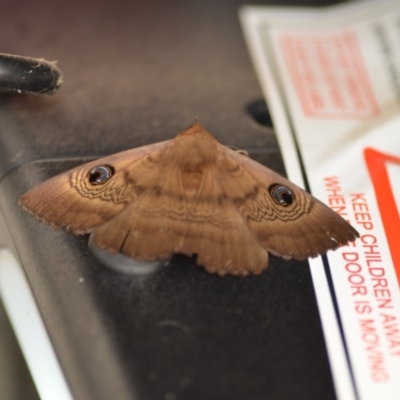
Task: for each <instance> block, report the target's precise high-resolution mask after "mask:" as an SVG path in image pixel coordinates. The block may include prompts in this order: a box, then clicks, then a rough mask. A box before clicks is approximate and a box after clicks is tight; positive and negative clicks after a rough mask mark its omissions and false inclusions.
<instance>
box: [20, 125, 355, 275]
mask: <svg viewBox="0 0 400 400" xmlns="http://www.w3.org/2000/svg"><path fill="white" fill-rule="evenodd" d="M20 204H21V205H22V206H23V207H24V208H25V209H26V210H28V211H30V212H31V213H32V214H34V215H35V216H36V217H37V218H38V219H39V220H41V221H44V222H46V223H47V224H49V225H51V226H53V227H54V228H60V227H65V228H66V229H67V231H70V232H73V233H74V234H77V235H79V234H86V233H92V238H93V240H94V242H95V243H96V245H97V246H98V247H100V248H101V249H106V250H108V251H110V252H112V253H123V254H125V255H127V256H130V257H132V258H134V259H135V260H146V261H151V260H158V259H165V258H167V257H169V256H171V255H172V254H174V253H181V254H185V255H187V256H192V255H197V259H196V262H197V264H199V265H202V266H203V267H204V268H205V269H206V270H207V271H208V272H212V273H217V274H219V275H225V274H235V275H247V274H249V273H253V274H259V273H260V272H261V271H263V270H264V269H266V268H267V267H268V253H271V254H273V255H275V256H279V257H283V258H284V259H291V258H294V259H296V260H305V259H307V258H308V257H316V256H318V255H319V254H324V253H326V252H327V251H328V250H335V249H337V248H338V247H339V246H341V245H345V244H347V243H348V242H349V241H353V240H355V239H356V238H357V237H359V234H358V232H357V231H356V230H355V229H354V228H353V227H352V226H351V225H349V224H348V223H347V222H346V221H345V220H344V219H343V218H341V217H340V216H339V215H338V214H337V213H335V212H334V211H332V210H331V209H330V208H329V207H327V206H326V205H324V204H323V203H321V202H320V201H319V200H317V199H316V198H314V197H312V196H311V195H310V194H309V193H307V192H305V191H304V190H302V189H300V188H299V187H297V186H296V185H294V184H293V183H291V182H289V181H288V180H287V179H285V178H283V177H282V176H280V175H278V174H277V173H275V172H274V171H272V170H270V169H268V168H266V167H264V166H262V165H260V164H258V163H257V162H255V161H253V160H251V159H250V158H248V157H246V156H244V155H242V154H239V153H238V152H235V151H234V150H231V149H229V148H228V147H225V146H223V145H221V144H220V143H218V142H217V141H216V139H215V138H214V137H213V136H211V134H210V133H209V132H207V131H206V130H205V129H204V128H203V127H202V126H201V125H200V124H198V123H195V124H193V125H191V126H190V127H189V128H188V129H187V130H185V131H184V132H182V133H179V134H178V135H177V136H176V137H175V138H174V139H172V140H167V141H165V142H160V143H155V144H151V145H148V146H143V147H139V148H136V149H132V150H127V151H123V152H121V153H118V154H115V155H111V156H109V157H105V158H102V159H100V160H96V161H93V162H90V163H88V164H85V165H82V166H79V167H77V168H74V169H72V170H70V171H67V172H65V173H62V174H60V175H58V176H55V177H53V178H51V179H49V180H47V181H45V182H43V183H42V184H40V185H38V186H37V187H35V188H33V189H31V190H29V191H28V192H27V193H25V194H24V195H23V196H22V197H21V199H20Z"/></svg>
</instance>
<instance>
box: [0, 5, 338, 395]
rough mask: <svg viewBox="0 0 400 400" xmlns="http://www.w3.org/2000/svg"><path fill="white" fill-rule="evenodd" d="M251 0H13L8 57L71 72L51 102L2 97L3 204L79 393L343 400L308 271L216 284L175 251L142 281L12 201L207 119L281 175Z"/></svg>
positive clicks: (6, 18)
mask: <svg viewBox="0 0 400 400" xmlns="http://www.w3.org/2000/svg"><path fill="white" fill-rule="evenodd" d="M258 3H260V2H258ZM318 3H319V4H320V3H321V2H314V4H318ZM241 4H242V3H241V2H239V1H228V0H218V1H204V2H194V1H192V2H187V1H178V0H173V1H168V2H166V1H165V2H161V1H155V0H153V1H135V2H123V1H114V2H109V1H93V2H89V1H86V2H77V1H69V2H66V1H65V2H60V1H41V2H39V1H36V0H35V1H29V2H28V1H23V2H14V1H11V0H9V1H7V0H6V1H3V2H2V17H3V18H2V24H1V27H0V33H1V35H0V44H1V49H2V51H3V52H7V53H14V54H21V55H25V56H31V57H39V58H40V57H43V58H46V59H48V60H58V65H59V67H60V68H61V70H62V72H63V74H64V84H63V87H62V88H61V89H60V91H59V92H58V93H57V94H56V95H54V96H52V97H46V98H29V97H21V96H16V95H15V96H3V98H1V99H0V207H1V211H2V213H3V215H4V217H5V221H6V224H7V226H8V228H9V230H10V232H11V236H12V239H13V241H14V244H15V247H16V249H17V252H18V255H19V257H20V260H21V262H22V264H23V266H24V268H25V270H26V273H27V276H28V279H29V282H30V284H31V286H32V289H33V291H34V294H35V297H36V299H37V302H38V304H39V307H40V310H41V313H42V315H43V318H44V321H45V323H46V326H47V328H48V331H49V334H50V336H51V339H52V341H53V343H54V348H55V351H56V353H57V355H58V356H59V359H60V362H61V365H62V367H63V369H64V371H65V374H66V377H67V380H68V382H69V384H70V385H71V389H72V392H73V393H74V395H75V397H76V398H77V399H110V398H118V399H125V398H126V399H127V398H135V399H144V400H153V399H154V400H156V399H167V400H169V399H173V398H174V397H173V395H174V396H175V398H176V399H177V400H179V399H191V400H196V399H199V400H200V399H222V400H223V399H229V400H236V399H238V400H239V399H240V400H242V399H249V400H257V399H293V398H296V399H321V398H324V399H330V398H334V397H335V395H334V390H333V385H332V379H331V375H330V370H329V363H328V359H327V355H326V350H325V346H324V340H323V335H322V331H321V326H320V320H319V316H318V310H317V306H316V302H315V297H314V291H313V287H312V282H311V277H310V273H309V269H308V266H307V263H296V262H285V261H283V260H280V259H277V258H273V259H272V260H271V266H270V268H269V269H268V270H267V271H266V272H265V273H263V274H262V275H260V276H257V277H254V276H253V277H248V278H238V277H226V278H220V277H218V276H213V275H209V274H207V273H205V272H204V271H203V270H202V269H201V268H198V267H196V266H195V264H194V262H193V261H192V260H190V259H187V258H184V257H175V258H174V259H173V261H172V263H171V265H170V267H169V268H167V269H165V270H162V271H159V272H157V273H156V274H155V275H154V276H152V277H150V278H149V279H148V280H146V281H139V280H138V279H135V278H133V277H132V276H125V275H122V274H118V273H115V272H113V271H111V270H108V269H106V268H105V267H103V266H102V265H100V264H99V263H98V262H97V261H96V260H95V259H94V258H93V256H92V255H91V253H90V251H89V249H88V247H87V237H75V236H73V235H71V234H68V233H66V232H64V231H54V230H53V229H51V228H50V227H48V226H46V225H44V224H41V223H39V222H38V221H36V220H35V219H34V218H33V217H32V216H29V215H28V214H27V213H25V212H24V211H23V210H22V209H21V208H20V207H19V206H18V205H17V201H18V198H19V196H20V195H21V194H22V193H23V192H24V191H25V190H27V189H28V188H29V187H32V186H33V185H35V184H37V183H39V182H41V181H42V180H44V179H46V178H47V177H49V176H50V175H53V174H55V173H56V172H61V171H63V170H65V169H66V168H67V167H71V166H72V164H74V163H73V162H70V161H63V160H62V159H63V158H64V157H78V158H86V157H91V156H100V155H106V154H111V153H113V152H116V151H120V150H124V149H127V148H131V147H136V146H139V145H142V144H147V143H151V142H156V141H160V140H164V139H168V138H171V137H173V136H174V135H175V134H176V133H177V132H179V131H182V130H183V129H184V128H186V127H187V126H188V125H189V124H190V123H191V122H193V120H194V118H195V117H196V116H199V118H200V122H201V123H202V124H203V125H204V126H205V128H206V129H208V130H209V131H210V132H211V133H212V134H214V135H215V136H216V138H217V139H218V140H219V141H221V142H222V143H224V144H230V145H234V146H238V147H245V148H255V149H263V148H267V149H268V150H267V152H266V153H265V152H264V150H261V151H259V152H258V156H259V157H261V158H262V159H263V161H264V162H266V163H267V164H268V166H269V167H271V168H274V169H276V170H278V171H280V172H282V169H283V168H282V163H281V160H280V157H279V153H278V149H277V145H276V139H275V136H274V135H273V133H272V130H271V129H268V128H265V127H263V126H262V125H260V124H257V122H255V121H254V119H252V117H251V115H250V112H249V105H251V104H254V102H256V101H257V100H259V99H260V98H261V91H260V87H259V84H258V82H257V80H256V77H255V74H254V71H253V68H252V65H251V62H250V58H249V56H248V52H247V49H246V46H245V43H244V39H243V35H242V32H241V29H240V26H239V21H238V17H237V11H238V7H239V6H240V5H241ZM280 4H283V3H280ZM309 4H312V3H309ZM253 109H254V108H253ZM250 110H251V107H250ZM256 119H257V118H256ZM258 119H259V120H261V121H268V117H265V118H264V117H262V115H261V117H260V115H259V116H258ZM264 153H265V154H264ZM46 159H55V160H57V161H53V162H50V161H41V162H38V163H32V162H33V161H35V160H46ZM16 167H19V168H16ZM0 229H2V227H0ZM81 277H83V278H84V282H80V278H81Z"/></svg>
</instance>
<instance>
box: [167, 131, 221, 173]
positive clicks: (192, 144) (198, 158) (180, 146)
mask: <svg viewBox="0 0 400 400" xmlns="http://www.w3.org/2000/svg"><path fill="white" fill-rule="evenodd" d="M173 147H174V149H173V150H174V151H173V154H174V156H175V157H176V159H175V162H176V164H178V165H179V166H181V167H182V168H184V169H185V170H187V171H188V170H192V171H196V170H199V169H202V167H204V166H207V165H209V164H213V163H215V162H216V160H217V151H218V150H217V142H216V140H215V139H213V138H212V137H211V138H210V137H209V135H203V134H193V135H182V136H177V137H176V139H175V141H174V145H173Z"/></svg>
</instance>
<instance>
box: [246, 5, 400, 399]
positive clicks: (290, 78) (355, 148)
mask: <svg viewBox="0 0 400 400" xmlns="http://www.w3.org/2000/svg"><path fill="white" fill-rule="evenodd" d="M240 16H241V19H242V23H243V27H244V31H245V35H246V39H247V41H248V45H249V48H250V51H251V54H252V57H253V61H254V64H255V67H256V70H257V73H258V76H259V78H260V82H261V85H262V87H263V90H264V93H265V95H266V98H267V102H268V106H269V108H270V110H271V113H272V117H273V120H274V125H275V128H276V131H277V136H278V140H279V143H280V145H281V150H282V153H283V157H284V161H285V165H286V168H287V171H288V174H289V178H290V179H292V180H294V181H295V182H296V183H298V184H300V185H301V184H302V182H301V178H299V172H298V171H299V160H298V159H296V157H295V156H294V154H296V152H295V150H294V149H295V146H296V143H297V145H298V148H299V151H300V155H301V162H302V163H303V166H304V169H305V173H306V179H307V181H308V184H309V187H310V189H311V192H312V194H313V195H314V196H315V197H317V198H319V199H321V200H322V201H324V202H325V203H326V204H328V205H329V206H330V207H331V208H332V209H333V210H335V211H336V212H338V213H339V214H340V215H341V216H343V218H345V219H346V220H348V221H349V222H350V223H351V224H352V225H353V226H354V227H355V228H356V229H357V230H358V231H359V232H360V236H361V237H360V239H359V240H357V241H356V242H354V243H351V244H350V245H348V246H346V247H341V248H340V249H338V250H337V251H336V252H329V253H328V261H329V270H328V276H327V274H325V273H322V272H321V271H323V265H322V262H321V260H318V259H317V260H310V266H311V271H312V274H313V280H314V287H315V290H316V293H317V299H318V304H319V308H320V315H321V320H322V324H323V328H324V333H325V338H326V342H327V347H328V353H329V356H330V360H331V366H332V371H333V376H334V380H335V386H336V391H337V395H338V397H339V398H342V399H346V400H347V399H349V398H360V399H363V400H364V399H365V400H367V399H371V400H372V399H374V400H375V399H399V398H400V293H399V284H400V4H399V3H398V1H386V2H384V1H378V0H377V1H363V2H356V3H355V4H354V3H350V4H344V5H338V6H335V7H329V8H326V9H318V10H313V9H299V8H296V9H292V8H277V7H244V8H243V9H242V10H241V14H240ZM330 279H332V283H333V290H332V291H331V294H332V296H330V297H329V298H328V296H327V295H326V290H327V288H328V285H329V280H330ZM336 304H337V309H338V310H337V311H338V313H337V314H338V315H336V317H335V312H334V311H335V305H336ZM339 321H341V323H342V324H343V329H342V331H341V325H340V322H339ZM346 348H347V351H346Z"/></svg>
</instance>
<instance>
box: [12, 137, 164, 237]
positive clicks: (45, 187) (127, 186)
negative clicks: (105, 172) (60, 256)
mask: <svg viewBox="0 0 400 400" xmlns="http://www.w3.org/2000/svg"><path fill="white" fill-rule="evenodd" d="M168 142H169V141H167V142H161V143H156V144H153V145H149V146H143V147H139V148H136V149H132V150H127V151H123V152H121V153H117V154H114V155H112V156H108V157H104V158H101V159H99V160H95V161H92V162H90V163H87V164H84V165H81V166H79V167H76V168H74V169H72V170H69V171H66V172H64V173H62V174H60V175H57V176H55V177H53V178H51V179H49V180H47V181H45V182H43V183H42V184H40V185H38V186H36V187H35V188H33V189H31V190H29V191H28V192H26V193H25V194H24V195H23V196H22V197H21V198H20V201H19V202H20V204H21V205H22V206H23V207H24V208H25V209H26V210H28V211H29V212H30V213H32V214H33V215H35V216H36V217H37V218H38V219H39V220H41V221H43V222H46V223H47V224H49V225H51V226H53V227H55V228H60V227H65V228H66V229H67V230H69V231H72V232H74V233H76V234H83V233H89V232H91V231H92V230H93V229H95V228H96V227H98V226H100V225H102V224H104V223H105V222H106V221H108V220H110V219H111V218H113V217H115V216H116V215H118V214H119V213H120V212H121V211H122V210H123V209H124V208H125V207H126V206H127V204H129V203H130V202H132V201H133V200H134V199H135V198H136V197H137V196H138V195H139V194H140V192H141V191H142V190H144V188H145V186H146V184H147V183H146V175H151V170H152V166H153V161H152V160H151V157H150V156H153V157H156V155H157V153H158V152H160V151H162V150H163V149H164V148H165V147H167V146H168ZM149 158H150V159H149ZM96 166H107V167H109V168H110V171H111V174H112V176H111V178H110V179H109V180H107V181H106V182H105V183H103V184H98V185H94V184H93V183H92V182H91V181H90V171H92V169H93V168H94V167H96Z"/></svg>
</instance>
